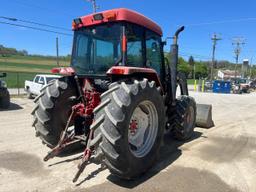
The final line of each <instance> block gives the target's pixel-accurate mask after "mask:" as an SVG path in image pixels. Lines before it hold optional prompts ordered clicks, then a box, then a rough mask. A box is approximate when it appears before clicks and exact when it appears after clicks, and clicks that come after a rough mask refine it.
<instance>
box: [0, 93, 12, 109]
mask: <svg viewBox="0 0 256 192" xmlns="http://www.w3.org/2000/svg"><path fill="white" fill-rule="evenodd" d="M9 107H10V93H9V91H8V90H7V89H4V91H3V94H2V97H0V108H3V109H8V108H9Z"/></svg>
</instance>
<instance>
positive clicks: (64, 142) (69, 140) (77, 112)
mask: <svg viewBox="0 0 256 192" xmlns="http://www.w3.org/2000/svg"><path fill="white" fill-rule="evenodd" d="M74 79H75V82H76V85H77V90H78V94H79V95H78V99H79V100H80V103H78V104H76V105H74V106H73V107H72V112H71V114H70V116H69V118H68V121H67V124H66V126H65V129H64V130H63V132H62V134H61V137H60V140H59V142H58V144H57V146H56V147H54V149H52V150H51V151H50V152H49V153H48V154H47V155H46V156H45V157H44V161H48V160H49V159H51V158H54V157H55V156H57V155H59V154H60V153H61V152H62V151H63V150H64V149H65V148H67V147H68V146H70V145H73V144H75V143H78V142H80V143H81V144H84V145H85V146H86V147H85V150H84V152H83V155H82V157H81V161H80V163H79V165H78V171H77V172H76V174H75V177H74V179H73V182H76V181H77V180H78V178H79V177H80V175H81V174H82V173H83V171H84V169H85V167H86V166H87V165H88V164H89V163H91V162H94V158H93V157H91V156H92V153H93V151H94V147H93V146H91V140H92V139H93V135H94V130H92V129H90V128H89V133H88V134H87V136H85V135H76V132H73V133H71V134H70V133H68V128H69V127H70V125H71V121H72V120H74V119H75V118H76V117H78V116H83V117H85V119H87V120H86V121H85V123H86V124H87V125H88V126H89V125H91V123H92V118H93V108H95V107H96V106H97V105H98V103H99V99H98V97H99V94H98V93H97V92H94V90H90V91H89V93H88V92H86V91H85V92H86V93H85V94H83V93H84V90H83V89H82V87H81V86H80V83H79V79H78V77H77V76H76V75H75V76H74ZM70 99H72V100H74V99H75V98H70Z"/></svg>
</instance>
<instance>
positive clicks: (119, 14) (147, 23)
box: [73, 8, 163, 36]
mask: <svg viewBox="0 0 256 192" xmlns="http://www.w3.org/2000/svg"><path fill="white" fill-rule="evenodd" d="M101 14H103V17H104V19H103V20H100V21H96V20H94V19H93V15H94V14H91V15H88V16H83V17H81V20H82V23H83V24H80V25H75V26H74V25H73V29H78V28H80V27H87V26H92V25H99V24H102V23H107V22H111V21H127V22H130V23H134V24H138V25H141V26H144V27H146V28H148V29H150V30H152V31H154V32H156V33H157V34H159V35H161V36H162V35H163V32H162V29H161V27H159V25H157V24H156V23H155V22H153V21H152V20H150V19H149V18H147V17H145V16H143V15H142V14H140V13H137V12H135V11H131V10H128V9H124V8H120V9H113V10H108V11H103V12H101Z"/></svg>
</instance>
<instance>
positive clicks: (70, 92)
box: [31, 78, 76, 148]
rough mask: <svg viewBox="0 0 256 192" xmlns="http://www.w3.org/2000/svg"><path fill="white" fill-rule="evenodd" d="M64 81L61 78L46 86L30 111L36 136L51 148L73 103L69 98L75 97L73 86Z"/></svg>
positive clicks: (57, 139)
mask: <svg viewBox="0 0 256 192" xmlns="http://www.w3.org/2000/svg"><path fill="white" fill-rule="evenodd" d="M65 80H66V79H64V78H61V79H59V80H56V81H54V82H52V83H50V84H48V85H47V86H46V87H45V88H44V89H42V92H41V94H40V95H39V96H37V97H36V98H35V100H34V102H35V103H36V106H35V108H34V109H33V111H32V113H31V114H32V115H33V116H34V121H33V124H32V126H34V127H35V130H36V135H37V136H39V137H40V139H41V140H42V141H43V143H44V144H46V145H47V146H48V147H50V148H53V147H55V146H56V145H57V144H58V141H59V139H60V135H61V132H62V131H63V129H64V128H65V126H66V123H67V120H68V117H69V115H70V113H71V108H72V106H73V105H74V101H72V100H71V99H70V98H71V97H72V96H76V90H75V88H74V86H72V85H71V83H70V82H69V81H68V80H67V81H65Z"/></svg>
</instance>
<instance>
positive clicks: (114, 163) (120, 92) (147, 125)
mask: <svg viewBox="0 0 256 192" xmlns="http://www.w3.org/2000/svg"><path fill="white" fill-rule="evenodd" d="M101 99H102V101H101V104H100V105H99V106H98V107H97V108H96V109H95V110H94V113H95V122H94V123H93V124H92V126H91V129H94V130H95V133H94V136H95V137H94V139H93V140H92V144H93V145H95V146H96V156H98V157H100V156H103V157H104V159H105V161H104V162H105V163H106V165H107V167H108V169H109V170H110V172H111V173H113V174H115V175H117V176H119V177H121V178H124V179H131V178H135V177H137V176H139V175H141V174H142V173H144V172H146V171H147V170H148V169H149V168H150V167H152V165H153V164H154V163H155V161H156V159H157V156H158V152H159V149H160V147H161V142H162V137H163V132H164V126H165V115H164V114H165V107H164V100H163V96H162V95H161V94H160V91H159V89H157V87H156V84H155V82H153V81H152V82H148V80H147V79H144V80H142V81H137V80H135V81H133V82H130V83H128V82H121V83H113V84H112V85H110V89H109V90H108V91H106V92H105V93H103V94H102V95H101Z"/></svg>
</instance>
